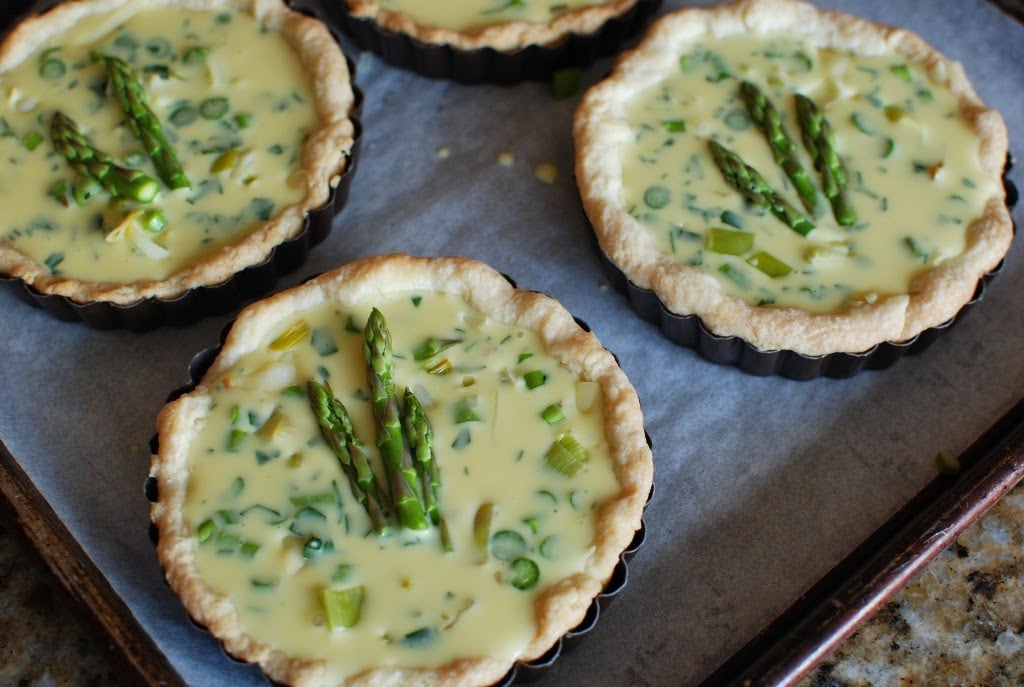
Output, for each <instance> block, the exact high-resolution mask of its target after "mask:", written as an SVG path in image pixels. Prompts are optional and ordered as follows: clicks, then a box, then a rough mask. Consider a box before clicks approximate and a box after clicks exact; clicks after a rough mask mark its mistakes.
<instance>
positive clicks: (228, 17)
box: [0, 0, 360, 330]
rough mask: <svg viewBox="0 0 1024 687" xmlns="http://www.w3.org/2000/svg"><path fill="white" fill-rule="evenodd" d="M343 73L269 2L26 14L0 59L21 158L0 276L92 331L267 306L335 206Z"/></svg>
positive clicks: (4, 142)
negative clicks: (244, 305) (259, 303)
mask: <svg viewBox="0 0 1024 687" xmlns="http://www.w3.org/2000/svg"><path fill="white" fill-rule="evenodd" d="M235 43H243V44H245V45H246V46H248V47H247V49H245V50H236V49H234V48H232V47H231V46H232V45H233V44H235ZM260 60H263V61H265V63H264V62H260ZM256 63H259V64H262V65H263V66H262V67H261V68H260V69H258V70H256V69H253V64H256ZM350 78H351V73H350V69H349V65H348V63H347V61H346V59H345V56H344V54H343V53H342V51H341V49H340V47H339V46H338V44H337V43H336V42H335V41H334V39H333V37H332V36H331V34H330V31H329V30H328V29H327V27H326V26H325V25H324V24H323V23H322V22H320V21H318V20H316V19H314V18H311V17H307V16H304V15H302V14H299V13H298V12H295V11H293V10H291V9H289V8H288V7H286V6H285V5H284V4H283V3H280V2H277V1H276V0H255V1H253V2H244V1H241V0H200V1H198V2H179V1H177V0H146V1H145V2H135V3H130V2H126V1H125V0H87V1H85V2H76V3H62V4H59V5H57V6H56V7H54V8H52V9H49V10H46V11H45V12H43V13H41V14H30V15H29V16H27V17H26V18H25V19H23V20H22V21H21V22H19V23H18V25H17V26H16V27H15V28H14V30H13V31H12V32H11V33H10V34H9V35H8V36H7V38H6V39H5V40H4V43H3V45H2V47H0V88H3V89H4V90H5V92H6V93H5V95H6V102H7V104H6V106H5V111H4V113H3V121H4V124H5V136H3V137H2V138H0V146H4V147H5V148H6V150H5V153H6V154H7V155H8V158H9V159H14V160H16V161H17V162H18V164H17V166H14V165H12V166H9V167H7V172H6V174H5V176H6V178H5V179H4V182H5V183H4V187H5V188H6V189H8V190H7V191H6V193H7V194H10V197H11V198H14V197H17V199H18V200H17V203H12V204H10V205H9V207H11V208H13V211H12V212H10V213H8V215H7V217H6V218H5V219H6V226H5V227H3V228H2V233H0V280H2V282H3V283H4V284H5V285H7V286H8V287H10V288H12V289H13V291H14V293H15V294H16V295H17V296H18V297H19V298H22V299H23V300H25V301H27V302H29V303H30V304H32V305H36V306H39V307H42V308H44V309H45V310H47V311H48V312H50V313H51V314H53V315H55V316H57V317H58V318H60V319H63V320H69V321H77V320H81V321H84V322H86V323H87V324H89V325H90V326H93V327H97V328H103V329H106V328H116V327H125V328H128V329H132V330H146V329H151V328H153V327H156V326H160V325H163V324H172V325H180V324H187V323H189V322H191V321H194V320H195V319H198V318H200V317H202V316H204V315H207V314H212V313H220V312H227V311H230V310H231V309H233V308H234V307H236V306H237V305H238V304H239V303H241V302H243V301H244V300H245V299H248V298H251V297H253V296H256V295H262V294H264V293H266V292H267V291H268V290H269V289H270V288H271V287H272V285H273V283H274V281H275V280H276V279H277V277H278V276H280V275H282V274H284V273H287V272H289V271H292V270H294V269H296V268H297V267H298V266H299V265H300V264H301V263H302V262H303V261H304V260H305V258H306V256H307V254H308V252H309V250H310V249H311V248H312V247H313V246H315V245H316V244H317V243H319V242H320V241H322V240H323V239H324V238H325V237H326V235H327V234H328V232H329V231H330V229H331V220H332V219H333V217H334V215H335V213H336V212H337V211H339V210H340V209H341V207H342V206H343V205H344V202H345V199H346V196H347V190H348V185H349V184H350V182H351V174H352V172H353V170H354V165H355V158H356V153H357V149H358V141H359V135H360V127H359V122H358V120H357V119H356V116H357V112H358V108H359V105H360V94H359V93H358V91H356V90H355V89H354V88H353V87H352V85H351V83H350Z"/></svg>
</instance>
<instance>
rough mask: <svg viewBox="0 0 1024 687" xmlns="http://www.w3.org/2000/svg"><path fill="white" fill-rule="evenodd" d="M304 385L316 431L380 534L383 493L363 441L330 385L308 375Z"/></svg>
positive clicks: (383, 527) (383, 521) (385, 516)
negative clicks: (328, 447) (332, 453)
mask: <svg viewBox="0 0 1024 687" xmlns="http://www.w3.org/2000/svg"><path fill="white" fill-rule="evenodd" d="M306 389H307V392H308V395H309V403H310V407H312V409H313V414H314V415H315V416H316V420H317V423H318V424H319V425H320V433H321V435H322V436H323V438H324V441H326V442H327V445H328V446H330V447H331V450H332V451H333V452H334V455H335V456H337V458H338V462H339V463H340V464H341V469H342V470H343V471H344V473H345V476H346V477H348V481H349V486H350V487H351V489H352V496H354V497H355V499H356V501H358V502H359V503H360V505H362V506H363V508H364V509H365V510H366V514H367V515H369V516H370V522H371V523H372V524H373V529H374V530H376V532H377V533H378V534H383V533H384V532H386V531H387V528H388V513H387V508H386V507H385V505H384V500H383V499H384V497H385V496H386V493H384V490H383V489H382V488H381V487H380V485H378V483H377V476H376V475H375V474H374V472H373V470H372V469H371V468H370V462H369V458H368V457H367V455H366V451H365V449H364V448H363V443H362V442H361V441H360V440H359V438H358V437H357V436H356V433H355V428H354V427H353V426H352V419H351V418H350V417H349V414H348V410H347V409H346V408H345V405H344V404H343V403H342V402H341V401H339V400H338V399H337V398H335V396H334V394H333V392H332V391H331V388H330V385H326V384H320V383H319V382H317V381H316V380H313V379H311V380H309V382H308V383H307V385H306Z"/></svg>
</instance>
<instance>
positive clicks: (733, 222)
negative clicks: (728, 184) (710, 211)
mask: <svg viewBox="0 0 1024 687" xmlns="http://www.w3.org/2000/svg"><path fill="white" fill-rule="evenodd" d="M720 219H721V220H722V222H724V223H725V224H728V225H729V226H731V227H735V228H737V229H742V228H743V218H742V217H740V215H739V214H737V213H735V212H733V211H732V210H722V214H721V217H720Z"/></svg>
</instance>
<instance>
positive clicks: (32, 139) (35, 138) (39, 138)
mask: <svg viewBox="0 0 1024 687" xmlns="http://www.w3.org/2000/svg"><path fill="white" fill-rule="evenodd" d="M42 142H43V135H42V134H41V133H39V132H38V131H30V132H29V133H27V134H25V137H24V138H22V139H21V144H22V145H23V146H25V148H27V149H28V150H35V149H36V148H38V147H39V144H40V143H42Z"/></svg>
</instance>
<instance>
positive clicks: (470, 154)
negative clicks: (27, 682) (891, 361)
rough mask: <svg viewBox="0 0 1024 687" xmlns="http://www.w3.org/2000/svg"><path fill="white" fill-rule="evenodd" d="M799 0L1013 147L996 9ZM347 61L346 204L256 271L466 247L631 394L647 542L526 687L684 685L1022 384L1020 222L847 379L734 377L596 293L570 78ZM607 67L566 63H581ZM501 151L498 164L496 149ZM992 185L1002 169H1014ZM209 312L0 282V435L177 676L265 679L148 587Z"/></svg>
mask: <svg viewBox="0 0 1024 687" xmlns="http://www.w3.org/2000/svg"><path fill="white" fill-rule="evenodd" d="M683 4H684V3H682V2H677V1H669V2H666V3H665V7H664V8H663V10H662V11H668V10H670V9H675V8H677V7H680V6H682V5H683ZM698 4H706V3H698ZM819 4H820V5H822V6H824V7H829V8H842V9H849V10H851V11H855V12H857V13H859V14H861V15H863V16H866V17H868V18H871V19H875V20H880V21H884V22H887V23H891V24H897V25H902V26H905V27H908V28H911V29H913V30H915V31H917V32H918V33H920V34H921V35H922V36H923V37H924V38H925V39H926V40H928V41H929V42H930V43H931V44H932V45H934V46H936V47H938V48H939V49H941V50H942V51H943V52H945V53H946V54H947V55H949V56H950V57H953V58H955V59H957V60H960V61H961V62H962V63H963V64H964V66H965V68H966V69H967V72H968V74H969V75H970V76H971V77H972V80H973V82H974V84H975V86H976V88H977V90H978V92H979V94H980V95H981V96H982V98H983V99H984V100H985V101H986V102H987V103H989V104H990V105H992V106H994V107H996V108H997V109H999V110H1001V111H1002V112H1003V114H1004V116H1005V117H1006V119H1007V122H1008V124H1009V127H1010V131H1011V146H1012V148H1015V149H1017V150H1020V149H1021V146H1022V145H1024V144H1022V143H1021V141H1020V138H1019V137H1020V136H1021V132H1024V89H1022V87H1024V78H1022V75H1024V68H1022V65H1024V28H1022V27H1021V26H1020V25H1019V24H1016V23H1015V22H1013V21H1012V20H1011V19H1010V18H1009V17H1007V16H1006V15H1003V14H1002V13H1001V12H1000V11H999V10H997V9H995V8H994V7H992V6H991V5H989V4H987V3H985V2H982V1H981V0H973V1H970V2H968V1H965V0H909V1H908V0H903V1H901V2H891V0H867V1H863V2H854V1H853V0H827V1H826V0H823V1H822V2H820V3H819ZM353 57H358V59H357V63H358V67H357V71H358V78H357V82H358V84H359V85H360V87H361V88H362V89H363V91H364V93H365V95H366V102H365V108H364V111H363V114H362V121H363V123H364V127H365V134H364V140H363V148H362V156H361V160H360V162H359V167H358V170H357V173H356V176H355V180H354V183H353V185H352V189H351V196H350V200H349V202H348V205H347V207H346V208H345V210H344V211H343V212H342V213H341V215H340V216H339V217H338V219H337V221H336V224H335V227H334V231H333V233H332V235H331V236H330V237H329V238H328V240H327V241H326V243H325V244H323V245H321V246H320V247H318V248H317V249H316V251H315V253H314V254H313V256H312V257H311V259H310V261H309V262H308V263H307V264H306V265H304V266H303V267H302V268H301V269H300V270H299V272H298V273H296V274H295V275H292V276H291V277H289V278H288V279H286V280H284V282H282V284H281V287H285V286H289V285H292V284H294V283H297V282H298V281H300V280H301V279H302V278H304V277H306V276H308V275H310V274H313V273H316V272H320V271H323V270H326V269H330V268H331V267H333V266H336V265H338V264H341V263H344V262H347V261H349V260H351V259H354V258H358V257H361V256H365V255H370V254H374V253H379V252H387V251H407V252H411V253H415V254H422V255H441V254H462V255H467V256H471V257H474V258H479V259H482V260H485V261H487V262H489V263H490V264H491V265H493V266H494V267H496V268H498V269H499V270H502V271H504V272H506V273H507V274H509V275H510V276H512V277H513V278H514V279H516V280H517V281H518V283H519V285H520V286H522V287H525V288H530V289H537V290H541V291H545V292H547V293H548V294H550V295H552V296H554V297H556V298H558V299H560V300H561V301H562V302H563V303H564V304H565V305H566V306H567V307H568V308H569V309H570V310H571V311H572V312H573V313H574V314H576V315H577V316H578V317H581V318H583V319H584V320H586V321H587V322H588V323H589V324H590V325H591V326H592V328H593V329H594V331H595V332H596V334H597V335H598V337H599V338H600V339H601V340H602V342H603V343H604V344H605V345H606V346H607V347H608V348H610V349H611V350H612V351H614V352H615V353H616V354H617V355H618V356H619V358H620V360H621V362H622V366H623V368H624V369H625V370H626V372H627V373H628V375H629V376H630V378H631V379H632V381H633V383H634V384H635V385H636V387H637V389H638V391H639V393H640V397H641V400H642V402H643V405H644V409H645V414H646V424H647V428H648V430H649V432H650V435H651V437H652V439H653V442H654V449H655V462H656V476H655V477H656V484H657V494H656V497H655V499H654V500H653V502H652V503H651V504H650V506H649V508H648V511H647V517H646V521H647V526H648V538H647V544H646V545H645V547H644V548H643V549H641V551H640V553H639V554H638V555H637V557H636V558H635V559H634V560H633V562H632V563H631V565H630V576H629V579H630V581H629V585H628V587H627V589H626V590H625V591H624V592H623V594H622V595H621V596H620V597H619V599H618V601H617V602H616V603H615V604H613V605H612V606H611V607H610V608H609V609H608V612H607V613H604V614H602V617H601V620H600V622H599V623H598V627H597V629H596V631H595V632H593V633H592V634H590V635H588V636H587V637H586V639H585V640H584V641H583V642H582V643H581V644H580V645H579V646H578V647H577V648H575V649H574V650H573V651H571V652H569V653H568V654H567V655H565V656H564V657H563V658H562V659H561V660H560V661H559V662H558V664H557V665H556V667H555V668H554V669H553V670H552V671H551V672H549V673H548V674H547V675H546V677H544V679H543V680H542V682H541V683H539V684H542V685H590V686H594V687H604V686H608V687H612V686H616V687H617V686H621V685H657V686H661V685H679V684H687V683H693V682H695V681H698V680H700V679H701V678H702V677H704V676H706V675H707V674H708V673H710V672H711V670H713V669H714V668H715V667H717V666H718V665H719V664H720V663H721V662H722V661H723V660H724V659H726V658H727V657H728V656H729V655H730V654H731V653H732V652H733V651H735V650H736V649H737V648H739V647H740V646H741V645H743V644H744V643H745V642H746V641H747V640H748V639H749V638H750V637H752V636H753V634H754V633H755V632H756V631H757V630H758V629H760V628H761V627H762V626H763V625H764V624H766V623H767V622H768V621H769V620H771V619H772V618H773V617H774V616H775V615H776V614H777V613H779V612H780V611H781V610H783V609H784V608H786V607H787V606H788V605H789V604H790V603H791V602H792V601H793V600H794V599H795V598H796V597H797V596H798V595H799V594H800V593H801V592H802V591H804V590H805V589H806V588H807V587H808V586H810V585H811V584H812V583H813V582H814V581H815V580H817V579H818V577H819V576H821V575H822V574H823V573H824V572H826V571H827V570H828V569H829V568H830V567H831V566H832V565H834V564H835V563H836V562H837V561H838V560H840V559H841V558H842V557H843V556H845V555H846V554H847V553H848V552H849V551H850V550H851V549H852V548H853V547H854V546H855V545H856V544H857V543H858V542H859V541H861V540H862V539H863V538H864V537H865V536H866V535H867V534H869V533H870V532H871V531H872V530H873V529H874V528H875V527H876V526H878V525H879V524H880V523H882V522H883V521H884V520H885V519H886V518H887V517H888V516H889V515H890V514H891V513H892V512H893V511H894V510H895V509H897V508H898V507H899V506H900V505H901V504H903V503H904V502H905V501H906V500H907V499H908V498H909V497H910V496H911V495H912V494H914V493H915V492H916V491H917V490H918V489H919V488H920V487H922V486H923V485H924V484H925V483H926V482H927V481H928V480H929V479H931V478H932V477H933V476H934V474H935V470H936V468H935V464H934V456H935V454H936V452H937V451H939V450H945V451H949V452H954V453H955V452H957V451H959V450H961V449H963V448H964V447H965V446H966V445H967V444H968V443H969V442H970V441H971V440H972V439H973V438H974V437H975V436H977V435H978V434H979V433H980V432H981V431H983V430H984V429H985V428H986V427H987V425H988V424H989V422H990V421H992V420H993V419H995V418H996V417H997V416H998V415H1000V414H1001V413H1002V412H1003V411H1004V410H1006V409H1007V408H1008V407H1009V406H1010V405H1011V404H1012V403H1013V402H1014V401H1015V400H1016V399H1017V398H1018V397H1019V396H1020V394H1021V392H1022V390H1024V345H1022V344H1024V308H1022V304H1021V296H1020V294H1021V293H1022V289H1024V264H1022V262H1024V256H1022V252H1024V251H1022V249H1021V246H1020V245H1019V244H1020V239H1019V238H1018V240H1017V245H1015V247H1014V248H1013V249H1012V250H1011V253H1010V255H1009V257H1008V259H1007V262H1006V266H1005V268H1004V270H1003V271H1002V273H1001V275H1000V276H999V277H998V278H997V279H996V280H995V281H994V282H993V283H992V284H991V285H990V288H989V289H988V292H987V296H986V298H985V299H984V301H983V302H982V303H981V304H980V305H979V306H978V307H976V308H975V309H974V310H973V311H972V312H970V313H969V314H968V316H967V317H966V318H965V319H964V320H963V321H962V322H961V323H959V324H958V325H957V326H956V327H955V328H954V329H953V330H952V331H951V332H949V333H947V334H945V335H944V336H942V337H940V338H939V339H938V340H937V341H936V342H935V343H934V344H933V345H932V347H931V348H929V349H928V350H927V351H925V352H924V353H923V354H922V355H920V356H914V357H910V358H906V359H904V360H902V361H900V362H898V363H897V364H896V366H895V367H893V368H891V369H889V370H885V371H880V372H867V373H863V374H861V375H860V376H858V377H856V378H853V379H850V380H826V379H822V380H816V381H811V382H792V381H786V380H782V379H777V378H756V377H751V376H748V375H745V374H743V373H741V372H738V371H736V370H734V369H732V368H728V367H720V366H716V365H712V364H710V363H707V362H705V361H703V360H701V359H700V358H699V357H698V356H697V355H696V354H694V353H693V352H691V351H689V350H687V349H683V348H680V347H677V346H675V345H674V344H672V343H670V342H669V341H667V340H666V339H665V338H664V337H663V336H662V335H661V334H660V333H659V332H658V331H657V329H656V328H654V327H652V326H651V325H648V324H646V323H643V322H642V321H640V320H639V319H638V318H637V317H636V316H635V315H634V314H633V312H632V311H631V310H630V308H629V306H628V304H627V302H626V300H625V299H624V298H623V297H622V296H621V295H620V294H619V293H617V292H615V291H613V290H612V289H610V288H609V287H608V285H607V282H606V280H605V278H604V275H603V273H602V270H601V267H600V264H599V262H598V258H597V257H596V255H595V253H594V251H593V249H592V247H591V239H590V236H589V233H588V232H589V230H588V229H587V228H586V226H585V225H584V222H583V219H582V214H581V211H580V208H579V204H578V200H577V196H576V190H575V187H574V184H573V179H572V140H571V133H570V131H571V129H570V123H571V117H572V112H573V109H574V108H575V106H576V103H577V100H578V98H573V99H569V100H563V101H556V100H555V99H554V98H553V97H552V96H551V94H550V91H549V88H548V86H547V84H537V83H527V84H522V85H517V86H514V87H498V86H488V85H483V86H459V85H455V84H452V83H448V82H440V81H431V80H428V79H424V78H421V77H418V76H415V75H412V74H409V73H405V72H401V71H398V70H396V69H393V68H391V67H389V66H387V65H385V64H384V63H383V62H381V61H379V60H378V59H377V58H375V57H372V56H369V55H363V56H357V55H355V54H354V53H353ZM609 66H610V61H609V60H605V61H603V62H601V63H599V64H597V65H595V66H594V67H592V68H590V69H588V70H587V71H586V73H585V80H586V83H587V84H590V83H593V82H595V81H596V80H598V79H599V78H601V76H603V75H604V74H605V73H606V72H607V70H608V69H609ZM441 148H447V149H448V151H449V155H448V157H446V158H443V157H441V156H439V155H438V152H437V151H438V150H439V149H441ZM502 152H510V153H512V154H513V155H514V156H515V164H514V165H513V166H511V167H504V166H501V165H499V164H498V162H497V156H498V155H499V153H502ZM541 162H550V163H553V164H555V165H556V166H557V168H558V170H559V176H558V178H557V180H556V181H555V182H554V183H553V184H550V185H548V184H544V183H541V182H540V181H538V180H537V179H536V178H535V177H534V173H533V170H534V167H535V165H537V164H538V163H541ZM1011 179H1013V180H1014V181H1015V183H1016V184H1017V185H1018V186H1024V177H1022V174H1021V171H1020V168H1019V167H1018V169H1017V170H1015V171H1014V172H1013V173H1012V174H1011ZM1015 217H1016V219H1017V222H1018V223H1020V222H1021V219H1022V213H1021V209H1020V208H1018V209H1017V211H1016V212H1015ZM229 319H230V317H229V316H225V317H214V318H208V319H205V320H203V321H201V322H200V323H198V324H196V325H193V326H191V327H189V328H186V329H169V328H164V329H160V330H157V331H154V332H150V333H146V334H133V333H130V332H124V331H112V332H101V331H93V330H90V329H88V328H86V327H84V326H82V325H77V324H68V323H62V322H58V321H56V320H55V319H53V318H52V317H50V316H48V315H46V314H45V313H43V312H42V311H39V310H36V309H34V308H31V307H29V306H27V305H25V304H23V303H21V302H20V301H17V300H16V299H15V298H14V297H13V296H12V295H11V294H10V293H8V292H7V291H4V292H3V293H0V356H2V358H0V359H2V363H0V438H2V440H3V441H4V442H5V443H6V444H7V446H8V448H9V449H10V450H11V452H12V453H13V454H14V456H16V458H17V460H18V461H19V463H20V464H21V465H22V466H23V467H24V469H25V471H26V472H27V473H28V475H29V476H30V477H31V479H32V480H33V481H34V483H35V485H36V486H37V487H38V489H39V490H40V492H41V493H42V494H43V495H44V496H45V497H46V498H47V499H48V501H49V502H50V504H51V505H52V506H53V508H54V509H55V510H56V512H57V513H58V515H59V516H60V517H61V518H62V519H63V520H64V521H65V522H66V523H67V525H68V527H69V529H70V530H71V532H72V534H73V536H74V537H75V538H76V539H77V540H78V541H79V542H80V543H81V545H82V546H83V547H84V549H85V550H86V551H87V552H88V554H89V556H90V557H91V558H92V560H93V562H94V563H95V564H96V565H97V566H98V567H99V569H100V570H101V571H102V572H103V574H104V575H106V576H107V577H108V578H109V580H110V582H111V584H112V585H113V587H114V589H115V590H116V592H117V593H118V594H119V595H120V596H121V597H122V598H123V599H124V600H125V602H126V603H127V605H128V606H129V607H130V609H131V610H132V612H133V613H134V614H135V615H136V616H137V618H138V620H139V621H140V623H141V625H142V627H143V628H144V629H145V631H146V632H147V633H149V634H151V635H152V636H153V637H154V638H155V640H156V642H157V643H158V645H159V646H160V648H161V649H162V650H163V651H164V652H165V653H166V655H167V656H168V658H169V659H170V661H171V662H172V663H173V665H174V666H175V667H176V668H177V669H178V670H179V671H180V673H181V675H182V676H183V677H184V678H185V679H186V680H187V681H188V682H189V683H190V684H193V685H226V684H232V685H250V684H253V685H255V684H263V683H264V680H263V678H262V677H260V675H259V673H258V671H255V670H253V669H252V668H251V667H245V666H241V665H239V664H237V663H234V662H232V661H231V660H229V659H228V658H226V657H225V655H224V654H223V653H222V652H221V650H220V647H219V645H218V643H217V642H216V641H215V640H213V639H212V638H211V637H210V636H208V635H207V634H205V633H203V632H200V631H198V630H197V629H196V628H195V627H193V626H192V625H191V624H190V623H189V621H188V619H187V618H186V615H185V613H184V611H183V610H182V607H181V605H180V603H179V602H178V599H177V597H176V596H175V595H174V594H173V593H172V592H171V591H170V590H169V589H168V588H167V587H166V586H165V584H164V582H163V577H162V572H161V570H160V568H159V566H158V564H157V561H156V557H155V554H154V552H153V549H152V546H151V544H150V541H149V538H148V536H147V528H148V523H149V521H148V506H147V502H146V500H145V498H144V497H143V493H142V484H143V480H144V478H145V476H146V473H147V470H148V464H149V456H148V440H149V438H150V436H151V435H152V433H153V430H154V422H155V416H156V414H157V412H158V410H159V408H160V406H161V405H162V403H163V400H164V398H165V396H166V395H167V393H168V392H169V391H170V390H171V389H172V388H174V387H175V386H177V385H179V384H181V383H183V382H184V381H186V380H187V374H186V365H187V363H188V361H189V359H190V358H191V357H192V355H193V354H194V353H195V352H197V351H199V350H200V349H202V348H205V347H209V346H212V345H214V344H216V342H217V340H218V333H219V331H220V330H221V328H222V327H223V326H224V324H225V323H226V322H227V321H228V320H229Z"/></svg>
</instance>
